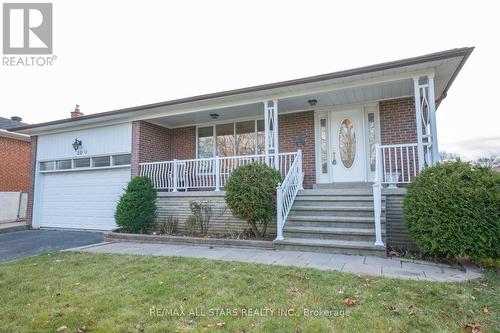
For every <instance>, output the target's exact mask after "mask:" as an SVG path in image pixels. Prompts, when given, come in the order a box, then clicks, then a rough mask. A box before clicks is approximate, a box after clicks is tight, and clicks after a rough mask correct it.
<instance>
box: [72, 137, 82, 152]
mask: <svg viewBox="0 0 500 333" xmlns="http://www.w3.org/2000/svg"><path fill="white" fill-rule="evenodd" d="M71 145H72V146H73V149H74V150H75V151H77V150H78V148H80V147H81V146H82V140H78V139H75V142H73V143H72V144H71Z"/></svg>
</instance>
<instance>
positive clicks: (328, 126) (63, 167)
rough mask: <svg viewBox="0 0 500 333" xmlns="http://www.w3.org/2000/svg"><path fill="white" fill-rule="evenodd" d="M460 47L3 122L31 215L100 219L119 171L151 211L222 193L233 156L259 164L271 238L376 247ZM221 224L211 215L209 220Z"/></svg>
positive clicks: (429, 150)
mask: <svg viewBox="0 0 500 333" xmlns="http://www.w3.org/2000/svg"><path fill="white" fill-rule="evenodd" d="M472 50H473V48H460V49H452V50H448V51H443V52H438V53H433V54H428V55H424V56H419V57H414V58H409V59H403V60H398V61H393V62H387V63H382V64H378V65H372V66H367V67H361V68H356V69H351V70H345V71H340V72H335V73H329V74H323V75H317V76H312V77H306V78H301V79H295V80H289V81H284V82H278V83H272V84H265V85H260V86H254V87H249V88H242V89H235V90H230V91H223V92H218V93H213V94H207V95H200V96H194V97H189V98H182V99H177V100H171V101H167V102H161V103H155V104H149V105H142V106H137V107H130V108H126V109H121V110H115V111H109V112H103V113H97V114H91V115H87V116H85V115H83V114H82V112H81V111H80V110H79V108H78V107H77V108H76V109H75V111H73V112H72V117H71V118H69V119H63V120H56V121H51V122H46V123H41V124H36V125H30V126H25V127H21V128H18V129H16V131H17V132H20V133H24V134H28V135H30V136H31V138H32V140H31V145H32V151H31V152H32V163H31V173H32V177H31V179H32V181H31V184H30V193H31V196H30V200H29V209H28V219H29V220H30V222H31V223H32V224H33V227H35V228H37V227H57V228H82V229H105V230H109V229H113V228H115V223H114V219H113V213H114V210H115V207H116V203H117V199H118V197H119V196H120V194H121V193H122V192H123V190H122V189H123V188H124V187H125V186H126V184H127V182H128V181H129V180H130V178H131V177H133V176H137V175H146V176H148V177H150V178H151V180H152V181H153V183H154V185H155V187H156V188H157V189H158V190H159V191H160V192H159V199H158V205H159V211H160V215H162V216H166V215H176V216H179V217H183V216H186V214H188V213H189V212H186V211H185V210H186V208H185V207H186V202H188V201H189V200H191V199H192V198H210V199H211V200H215V201H217V200H219V201H223V189H224V184H225V182H226V180H227V177H228V176H229V175H230V174H231V171H232V170H234V168H236V167H237V166H239V165H241V164H245V163H249V162H261V163H267V164H268V165H270V166H273V167H275V168H277V169H278V170H280V172H281V173H282V175H283V177H284V181H283V183H282V184H281V185H280V186H279V188H278V189H277V198H278V214H277V223H276V228H275V232H276V235H277V236H276V246H278V247H280V248H293V249H311V250H319V251H332V252H343V253H379V254H380V253H382V252H383V253H385V246H387V245H388V244H389V245H391V246H395V245H396V246H397V245H398V242H404V241H405V231H404V227H403V224H402V222H401V202H402V198H403V197H404V185H405V184H408V183H410V182H411V181H412V180H413V179H414V177H415V176H416V175H417V174H418V173H419V172H420V171H421V170H422V169H423V168H425V167H426V166H428V165H432V164H434V163H436V162H437V161H438V160H439V149H438V132H437V124H436V115H435V112H436V109H437V108H438V106H439V104H440V103H441V101H442V100H443V99H444V98H445V97H446V95H447V93H448V91H449V89H450V87H451V84H452V83H453V81H454V80H455V78H456V77H457V75H458V73H459V71H460V69H461V68H462V66H463V65H464V63H465V62H466V60H467V58H468V57H469V55H470V54H471V52H472ZM221 225H222V224H221Z"/></svg>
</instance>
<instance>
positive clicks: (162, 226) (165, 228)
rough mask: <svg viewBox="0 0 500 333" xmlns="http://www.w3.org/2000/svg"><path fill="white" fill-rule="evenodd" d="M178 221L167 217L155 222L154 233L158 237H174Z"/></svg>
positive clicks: (172, 217)
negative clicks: (158, 235) (158, 234)
mask: <svg viewBox="0 0 500 333" xmlns="http://www.w3.org/2000/svg"><path fill="white" fill-rule="evenodd" d="M178 224H179V219H178V218H176V217H174V216H167V217H164V218H161V219H157V220H156V228H155V229H156V231H157V232H158V233H160V235H174V234H175V233H176V232H177V225H178Z"/></svg>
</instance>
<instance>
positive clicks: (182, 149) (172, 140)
mask: <svg viewBox="0 0 500 333" xmlns="http://www.w3.org/2000/svg"><path fill="white" fill-rule="evenodd" d="M195 155H196V127H195V126H190V127H184V128H175V129H169V128H165V127H161V126H158V125H154V124H151V123H148V122H145V121H134V122H132V162H131V163H132V176H137V175H139V171H140V170H139V163H145V162H155V161H169V160H172V159H174V158H176V159H191V158H195Z"/></svg>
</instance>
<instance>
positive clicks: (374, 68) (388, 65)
mask: <svg viewBox="0 0 500 333" xmlns="http://www.w3.org/2000/svg"><path fill="white" fill-rule="evenodd" d="M473 50H474V47H464V48H459V49H451V50H447V51H441V52H436V53H431V54H427V55H423V56H418V57H413V58H407V59H402V60H396V61H390V62H384V63H380V64H376V65H370V66H364V67H359V68H354V69H348V70H343V71H339V72H333V73H328V74H321V75H315V76H310V77H305V78H300V79H294V80H287V81H281V82H276V83H269V84H262V85H258V86H252V87H247V88H239V89H233V90H226V91H221V92H217V93H210V94H204V95H197V96H192V97H187V98H180V99H174V100H170V101H166V102H159V103H152V104H146V105H140V106H135V107H130V108H125V109H119V110H113V111H105V112H100V113H94V114H90V115H87V116H82V117H78V118H67V119H60V120H54V121H49V122H44V123H39V124H33V125H28V126H23V127H18V128H16V129H13V130H14V131H22V130H27V129H32V128H37V127H42V126H50V125H57V124H62V123H67V122H68V123H69V122H72V123H76V122H78V121H81V120H86V119H92V118H98V117H104V116H111V115H115V114H120V113H127V112H135V111H141V110H146V109H152V108H157V107H163V106H171V105H177V104H183V103H190V102H197V101H202V100H207V99H213V98H220V97H226V96H231V95H238V94H244V93H251V92H256V91H261V90H268V89H275V88H282V87H288V86H293V85H297V84H304V83H312V82H318V81H326V80H333V79H338V78H342V77H348V76H353V75H360V74H366V73H370V72H378V71H382V70H386V69H392V68H397V67H403V66H411V65H416V64H420V63H424V62H430V61H437V60H442V59H448V58H454V57H460V56H462V57H464V59H463V60H462V62H461V64H460V66H459V68H457V70H456V71H455V73H454V74H453V77H452V79H451V80H450V82H449V83H448V85H447V87H446V89H445V91H444V93H443V96H446V92H447V90H448V88H449V87H450V86H451V83H452V82H453V80H454V79H455V77H456V76H457V75H458V72H459V71H460V69H461V67H462V66H463V64H464V63H465V61H466V60H467V58H468V57H469V55H470V54H471V53H472V51H473ZM443 98H444V97H440V98H439V101H441V100H442V99H443Z"/></svg>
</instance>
